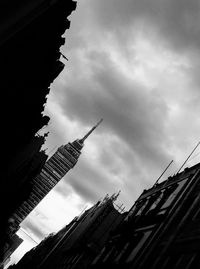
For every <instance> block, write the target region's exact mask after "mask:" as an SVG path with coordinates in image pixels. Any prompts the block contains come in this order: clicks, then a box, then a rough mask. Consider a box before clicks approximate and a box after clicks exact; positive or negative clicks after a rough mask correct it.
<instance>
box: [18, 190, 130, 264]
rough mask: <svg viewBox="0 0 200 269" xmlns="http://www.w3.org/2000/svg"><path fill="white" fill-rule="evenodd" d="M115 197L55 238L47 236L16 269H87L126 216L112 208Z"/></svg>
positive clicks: (82, 216) (115, 207) (106, 200)
mask: <svg viewBox="0 0 200 269" xmlns="http://www.w3.org/2000/svg"><path fill="white" fill-rule="evenodd" d="M117 197H118V194H114V195H112V196H111V197H109V196H106V197H105V198H104V199H103V201H98V202H97V203H96V204H95V205H94V206H92V207H91V208H90V209H88V210H86V211H85V212H83V213H82V214H81V215H80V216H78V217H75V218H74V219H73V220H72V221H71V222H70V223H69V224H68V225H67V226H65V227H64V228H63V229H61V230H60V231H59V232H58V233H57V234H55V235H53V234H51V235H49V236H48V237H47V238H46V239H44V240H43V241H42V242H41V243H40V244H39V245H38V246H36V247H35V248H33V249H32V250H30V251H29V252H27V253H26V254H25V255H24V257H23V258H22V259H21V260H20V261H19V262H18V263H17V265H16V268H30V269H31V268H35V269H36V268H38V269H39V268H43V269H44V268H52V269H53V268H54V269H56V268H60V269H62V268H82V269H83V268H88V266H89V265H90V264H91V262H92V261H93V259H94V257H96V255H97V254H98V253H99V251H100V250H101V248H102V246H103V245H104V243H105V241H106V239H107V238H108V236H109V234H110V233H111V232H112V231H113V230H114V229H115V227H116V226H117V225H118V224H119V223H121V221H122V220H123V219H124V217H125V215H126V213H122V212H120V208H119V207H117V206H116V205H115V203H114V201H115V200H116V199H117Z"/></svg>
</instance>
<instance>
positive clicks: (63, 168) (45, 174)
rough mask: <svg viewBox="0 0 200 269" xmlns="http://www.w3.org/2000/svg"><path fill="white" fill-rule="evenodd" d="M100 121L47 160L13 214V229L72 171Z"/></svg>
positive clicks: (61, 147)
mask: <svg viewBox="0 0 200 269" xmlns="http://www.w3.org/2000/svg"><path fill="white" fill-rule="evenodd" d="M101 121H102V120H100V121H99V122H98V123H97V124H96V125H95V126H94V127H93V128H92V129H91V130H90V131H89V132H88V133H87V134H86V135H85V136H84V137H83V138H82V139H77V140H75V141H74V142H72V143H70V142H69V143H68V144H66V145H62V146H60V147H59V148H58V149H57V151H56V152H55V153H54V154H53V155H52V156H51V157H50V158H49V159H48V160H47V162H46V163H45V165H44V166H43V168H42V170H41V172H40V173H39V174H38V175H37V176H36V177H35V178H34V179H33V181H32V191H31V194H30V196H29V197H28V199H26V200H25V201H24V202H23V203H22V204H21V206H20V207H19V208H18V209H17V210H16V211H15V212H14V214H13V216H12V219H13V223H14V225H13V227H15V228H17V227H19V224H20V223H21V222H22V221H23V220H24V219H25V218H26V217H27V215H28V214H29V213H30V212H31V211H32V210H33V209H34V208H35V207H36V206H37V205H38V204H39V202H40V201H41V200H42V199H43V198H44V197H45V196H46V195H47V194H48V193H49V192H50V191H51V190H52V188H53V187H54V186H55V185H56V184H57V183H58V182H59V181H60V180H61V179H62V178H63V177H64V176H65V175H66V173H67V172H68V171H69V170H70V169H72V168H73V167H74V166H75V164H76V163H77V161H78V158H79V156H80V155H81V150H82V148H83V146H84V141H85V139H86V138H87V137H88V136H89V135H90V134H91V133H92V132H93V131H94V129H96V127H97V126H98V125H99V124H100V123H101Z"/></svg>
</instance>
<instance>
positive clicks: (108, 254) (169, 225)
mask: <svg viewBox="0 0 200 269" xmlns="http://www.w3.org/2000/svg"><path fill="white" fill-rule="evenodd" d="M199 208H200V164H197V165H195V166H193V167H191V168H186V169H185V170H184V171H183V172H181V173H179V174H176V175H174V176H173V177H169V178H168V179H167V180H166V181H164V182H161V183H160V184H155V185H154V186H153V187H152V188H150V189H148V190H144V191H143V193H142V194H141V196H140V197H139V198H138V199H137V201H136V202H135V204H134V205H133V207H132V208H131V209H130V211H129V213H128V215H127V217H126V218H125V220H124V222H123V223H122V224H121V225H120V226H119V227H118V229H117V230H116V232H115V234H114V235H113V236H112V237H110V238H109V240H108V241H107V243H106V244H105V246H104V248H103V249H102V251H101V254H100V255H99V256H97V257H96V259H95V260H94V262H93V264H92V268H95V269H97V268H103V267H104V266H105V267H106V266H110V268H137V269H145V268H149V269H160V268H162V269H169V268H170V269H171V268H174V269H175V268H176V269H178V268H180V269H186V268H187V269H193V268H198V266H199V262H200V255H199V254H200V213H199V212H200V210H199Z"/></svg>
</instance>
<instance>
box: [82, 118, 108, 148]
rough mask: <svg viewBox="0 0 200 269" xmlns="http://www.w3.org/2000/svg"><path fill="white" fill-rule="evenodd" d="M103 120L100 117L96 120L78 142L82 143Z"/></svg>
mask: <svg viewBox="0 0 200 269" xmlns="http://www.w3.org/2000/svg"><path fill="white" fill-rule="evenodd" d="M102 121H103V119H100V120H99V121H98V122H97V124H96V125H95V126H94V127H92V128H91V129H90V130H89V132H87V134H86V135H85V136H84V137H83V138H81V139H80V142H81V143H83V142H84V141H85V139H86V138H88V136H89V135H90V134H91V133H92V132H93V131H94V130H95V129H96V128H97V127H98V126H99V124H100V123H101V122H102Z"/></svg>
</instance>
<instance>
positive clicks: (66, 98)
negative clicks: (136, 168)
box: [61, 52, 169, 165]
mask: <svg viewBox="0 0 200 269" xmlns="http://www.w3.org/2000/svg"><path fill="white" fill-rule="evenodd" d="M88 61H90V67H91V70H92V75H90V81H88V78H87V77H84V71H82V72H81V70H80V73H81V74H82V75H80V76H78V75H77V76H76V80H74V81H70V82H69V81H68V82H66V83H67V84H68V85H67V86H66V87H67V88H65V86H64V87H63V86H61V87H62V90H61V91H62V103H61V105H62V108H63V111H64V113H65V114H66V116H68V117H71V118H72V119H76V120H77V119H78V120H79V121H80V122H85V123H86V124H91V122H94V120H95V119H98V118H100V117H103V118H104V122H103V125H102V126H103V127H102V128H100V129H99V132H101V130H103V129H104V130H105V129H106V130H107V131H109V132H110V133H112V134H114V135H118V136H119V137H120V138H121V139H122V141H125V142H126V143H128V144H129V146H130V147H131V148H132V150H133V151H134V152H136V153H137V154H138V155H140V157H141V158H143V159H144V160H145V161H147V160H148V163H149V162H151V164H152V165H153V164H156V165H159V164H161V163H162V162H163V161H164V162H165V161H167V160H168V159H169V156H167V154H166V153H165V152H164V150H163V147H164V144H163V142H162V141H167V139H166V133H165V121H166V120H167V105H166V103H165V102H164V100H163V99H162V97H161V95H159V94H158V93H157V92H154V91H148V89H145V87H142V86H141V85H139V84H137V83H136V82H134V81H133V80H132V79H129V78H127V77H126V76H125V75H123V73H122V72H120V71H119V70H118V69H117V68H116V66H114V64H112V63H111V61H110V60H109V55H106V54H105V53H102V54H101V53H98V52H93V53H92V56H91V55H88ZM97 63H98V64H97ZM71 75H72V76H73V74H71ZM160 162H161V163H160Z"/></svg>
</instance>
